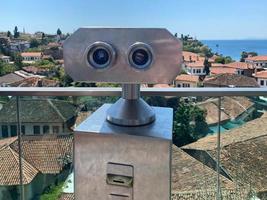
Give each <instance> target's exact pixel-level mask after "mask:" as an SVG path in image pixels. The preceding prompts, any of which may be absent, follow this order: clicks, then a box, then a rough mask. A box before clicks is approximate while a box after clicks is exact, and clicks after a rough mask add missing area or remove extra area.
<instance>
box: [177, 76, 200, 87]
mask: <svg viewBox="0 0 267 200" xmlns="http://www.w3.org/2000/svg"><path fill="white" fill-rule="evenodd" d="M197 83H198V76H193V75H188V74H181V75H179V76H177V77H176V78H175V86H176V87H185V88H188V87H197Z"/></svg>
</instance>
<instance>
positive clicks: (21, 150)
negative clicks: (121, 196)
mask: <svg viewBox="0 0 267 200" xmlns="http://www.w3.org/2000/svg"><path fill="white" fill-rule="evenodd" d="M120 95H121V89H120V88H99V87H95V88H37V87H35V88H22V87H20V88H19V87H15V88H13V87H6V88H1V87H0V96H11V97H15V99H16V101H15V102H16V104H15V107H16V111H18V112H16V121H15V125H16V127H19V128H18V129H17V133H18V140H17V146H16V145H15V142H14V144H13V143H12V144H11V146H12V145H13V146H12V147H11V151H12V152H13V151H17V153H18V159H19V166H18V168H19V172H18V174H16V175H12V176H13V178H14V176H17V179H18V180H19V182H17V184H14V185H9V184H8V183H6V185H7V186H8V187H9V188H8V190H6V189H2V188H4V186H3V185H0V191H1V190H3V191H9V192H10V191H12V190H14V191H15V189H14V188H15V186H16V185H19V186H20V187H19V188H20V190H19V191H17V193H18V196H17V197H19V198H20V199H25V200H28V199H31V198H39V196H38V197H32V195H30V194H28V193H30V191H31V190H35V189H36V188H35V186H31V187H30V186H29V185H30V182H31V181H30V179H32V180H35V181H36V185H38V177H37V175H36V177H35V178H33V177H31V176H33V174H31V173H36V174H38V169H37V171H36V169H34V168H36V167H34V166H30V165H31V163H30V162H31V160H30V161H29V160H27V158H25V157H27V156H28V157H30V156H29V155H27V153H28V154H29V153H30V152H27V149H25V148H26V147H25V146H23V145H28V143H30V142H29V141H27V140H26V139H25V140H24V139H23V133H25V130H23V129H25V127H24V128H22V127H23V123H24V122H23V123H22V121H23V119H21V112H22V111H23V109H25V108H24V107H23V106H22V105H21V103H20V101H21V97H27V96H28V97H33V96H34V97H38V96H39V97H41V96H42V98H45V97H70V96H71V97H82V96H91V97H106V96H120ZM141 95H142V96H162V97H203V98H206V97H213V99H212V102H213V104H212V105H216V108H217V111H216V112H214V113H215V114H216V116H212V117H213V118H216V119H217V120H216V123H214V124H213V126H214V127H215V131H214V132H216V133H217V135H216V141H215V142H213V140H214V137H211V138H210V141H209V144H208V145H207V146H205V145H204V144H205V143H203V144H202V143H201V142H205V141H200V143H199V144H195V143H193V144H188V145H185V146H184V147H181V149H183V150H181V149H180V148H179V149H174V153H173V155H181V154H182V155H184V152H186V156H188V157H186V156H185V157H186V158H185V157H184V159H185V160H187V161H188V162H190V163H191V164H192V163H195V164H196V166H197V167H199V168H201V169H202V171H201V172H199V171H196V172H195V173H196V176H195V177H198V176H199V174H201V173H202V172H203V174H204V175H203V176H207V177H206V181H207V182H205V181H204V179H203V181H204V182H198V183H199V187H197V189H194V191H192V190H193V189H192V188H191V189H190V187H188V186H186V187H188V189H186V190H181V191H173V192H172V198H173V199H183V198H184V199H200V198H203V197H205V199H214V198H216V199H222V197H224V199H232V198H233V193H234V194H235V195H236V196H235V199H243V198H245V197H246V198H247V197H249V198H251V199H252V197H253V198H254V196H255V195H254V193H257V194H260V193H262V191H265V189H266V188H265V187H264V186H262V185H260V184H259V183H255V182H254V181H255V179H253V180H252V178H251V177H252V176H255V174H256V175H257V168H255V169H253V168H249V169H244V166H243V164H240V162H241V161H240V159H241V158H240V157H238V156H236V155H237V154H239V152H235V151H237V150H236V148H238V147H239V146H238V144H237V145H236V146H231V143H229V141H227V140H228V139H227V140H225V141H224V139H225V138H226V137H224V136H222V134H223V133H222V131H223V130H222V123H224V122H225V113H226V112H224V109H225V108H224V106H228V107H230V108H228V109H235V106H231V105H224V104H223V102H222V101H223V100H222V98H224V97H237V96H243V97H259V96H267V88H266V89H265V88H141ZM240 106H241V107H242V106H243V105H240ZM266 106H267V104H266ZM41 109H42V108H40V112H43V113H42V114H43V115H46V111H45V110H41ZM0 110H1V109H0ZM24 112H27V111H24ZM244 112H249V111H248V109H247V108H244ZM214 113H213V114H214ZM28 114H29V115H31V114H32V113H28ZM208 114H209V113H208ZM226 114H227V113H226ZM211 115H212V114H211ZM238 117H239V116H238ZM266 119H267V118H266ZM266 122H267V120H266ZM0 123H1V122H0ZM27 123H29V122H27ZM258 125H259V126H265V125H263V124H258ZM255 126H257V125H256V124H255ZM49 128H50V131H52V132H54V131H55V132H57V130H56V129H54V127H53V126H52V125H51V126H50V127H48V128H47V127H46V128H44V127H43V130H42V131H41V130H39V129H40V127H39V128H38V127H37V126H36V127H35V132H37V133H39V134H40V132H42V133H45V132H46V131H47V129H49ZM51 129H53V130H51ZM63 129H64V128H63ZM63 129H62V131H64V130H63ZM266 130H267V128H266ZM0 136H1V135H0ZM242 137H247V138H248V139H247V140H246V139H244V140H242V142H247V141H248V140H250V139H251V138H252V137H249V136H248V134H247V135H245V136H242ZM258 137H259V135H257V138H258ZM255 138H256V136H255ZM1 140H2V139H1ZM1 140H0V150H1V148H3V146H4V145H3V144H1ZM234 141H235V138H233V140H232V142H234ZM42 142H45V141H44V140H43V141H42ZM212 142H213V144H215V147H214V148H213V147H211V145H212V144H211V143H212ZM257 142H258V141H256V142H255V143H253V144H254V146H255V145H256V144H257ZM32 143H34V142H33V141H31V144H32ZM260 144H261V143H260ZM1 145H2V146H1ZM46 145H47V144H46ZM194 145H195V146H194ZM201 145H204V146H203V149H199V146H201ZM209 145H210V146H209ZM244 145H247V144H244ZM14 146H15V147H14ZM252 146H253V145H252ZM46 147H47V146H46ZM12 148H13V149H12ZM51 148H52V146H51ZM229 148H230V149H229ZM251 148H252V149H253V148H254V147H251ZM254 149H255V148H254ZM242 150H243V149H242ZM265 150H266V147H263V152H265V154H267V153H266V151H265ZM39 151H42V149H41V150H40V149H39ZM222 151H223V152H222ZM222 153H223V155H222ZM231 153H233V155H228V154H231ZM234 153H235V154H234ZM248 153H249V154H253V152H248ZM259 155H260V156H261V158H259V159H263V162H264V158H265V157H266V156H264V155H262V152H260V153H259ZM40 156H42V155H40ZM222 156H223V163H222V162H221V158H222ZM227 156H229V157H227ZM69 157H71V156H70V155H62V156H61V157H60V158H57V159H58V162H60V163H67V164H68V163H69V164H71V166H72V163H71V161H69V159H70V158H69ZM225 157H227V159H232V160H233V161H232V162H231V163H230V164H229V165H228V163H227V162H226V161H225V160H224V159H226V158H225ZM0 159H1V153H0ZM40 159H41V158H40ZM177 159H179V157H178V158H177ZM244 159H245V158H244ZM1 162H2V161H1ZM33 162H34V161H33ZM39 162H42V161H40V160H39ZM43 162H45V161H43ZM175 162H176V161H175ZM203 162H206V163H205V165H204V164H203ZM242 162H245V161H244V160H242ZM233 163H234V166H232V165H231V164H233ZM5 164H7V163H5ZM35 164H36V163H35ZM258 164H259V163H258ZM37 165H38V164H37ZM224 165H227V167H230V168H231V170H232V171H235V172H236V173H235V174H233V173H232V174H228V172H227V169H225V166H224ZM256 165H257V164H256ZM207 166H208V167H207ZM251 166H253V165H252V164H251ZM72 167H73V166H72ZM72 167H70V168H72ZM263 167H265V168H266V166H263ZM31 168H32V169H31ZM37 168H38V167H37ZM233 169H234V170H233ZM3 170H5V169H3ZM27 170H31V171H30V172H28V171H27ZM175 170H178V171H175ZM179 170H181V171H179ZM188 170H190V169H189V167H188V166H186V165H185V166H183V167H181V168H180V166H178V167H177V168H175V167H173V173H182V174H187V173H188ZM198 170H199V169H198ZM209 170H212V172H211V171H209ZM204 171H205V173H204ZM190 173H191V172H190ZM214 173H215V176H214ZM29 174H30V175H29ZM188 176H189V174H188ZM208 176H213V177H216V180H215V179H214V180H212V181H211V177H208ZM0 177H1V176H0ZM4 177H5V176H4ZM181 177H183V176H181ZM6 179H8V178H7V177H6ZM178 179H179V178H177V180H178ZM244 179H246V180H247V181H248V183H243V182H242V181H243V180H244ZM263 179H264V177H263ZM177 180H175V181H177ZM27 181H28V182H27ZM209 181H211V182H209ZM2 182H4V181H3V180H2ZM14 182H16V181H14ZM211 184H212V185H213V187H211ZM231 184H233V185H234V186H233V187H232V186H230V185H231ZM173 185H175V183H174V184H173ZM188 185H189V184H188ZM60 186H61V185H60ZM178 186H179V184H177V187H178ZM254 186H255V188H254ZM29 187H30V188H29ZM228 187H229V188H228ZM248 187H251V188H250V189H251V190H250V189H248V190H247V188H248ZM222 188H223V190H222ZM233 188H234V189H233ZM45 189H47V188H45ZM44 191H45V190H44ZM74 192H75V191H74ZM265 192H266V191H265ZM11 193H12V192H11ZM48 193H49V192H48ZM263 193H264V192H263ZM3 194H4V192H3V193H2V196H0V199H1V198H4V197H3ZM0 195H1V194H0ZM11 196H12V195H11ZM30 196H31V197H30ZM11 198H12V197H11ZM59 198H60V197H59ZM43 199H45V197H43Z"/></svg>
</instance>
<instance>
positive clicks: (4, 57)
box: [0, 55, 11, 63]
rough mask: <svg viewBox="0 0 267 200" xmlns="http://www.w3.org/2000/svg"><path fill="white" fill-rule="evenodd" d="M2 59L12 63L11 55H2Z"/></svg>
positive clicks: (0, 57) (0, 58)
mask: <svg viewBox="0 0 267 200" xmlns="http://www.w3.org/2000/svg"><path fill="white" fill-rule="evenodd" d="M0 60H2V61H3V62H5V63H10V61H11V57H10V56H4V55H0Z"/></svg>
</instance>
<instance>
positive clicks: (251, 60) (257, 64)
mask: <svg viewBox="0 0 267 200" xmlns="http://www.w3.org/2000/svg"><path fill="white" fill-rule="evenodd" d="M245 62H246V63H248V64H250V65H252V68H254V69H267V55H261V56H250V57H248V58H246V59H245Z"/></svg>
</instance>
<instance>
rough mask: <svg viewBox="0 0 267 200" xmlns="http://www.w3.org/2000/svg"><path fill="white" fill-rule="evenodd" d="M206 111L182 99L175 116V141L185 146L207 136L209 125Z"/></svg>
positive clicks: (178, 144)
mask: <svg viewBox="0 0 267 200" xmlns="http://www.w3.org/2000/svg"><path fill="white" fill-rule="evenodd" d="M206 115H207V113H206V111H205V110H202V109H200V108H199V107H198V106H196V105H193V104H192V103H191V102H188V103H186V102H185V101H180V103H179V109H177V110H176V112H175V116H174V133H173V142H174V144H176V145H177V146H183V145H186V144H189V143H192V142H195V141H197V140H198V139H199V138H201V137H204V136H206V134H207V131H208V125H207V123H206Z"/></svg>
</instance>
